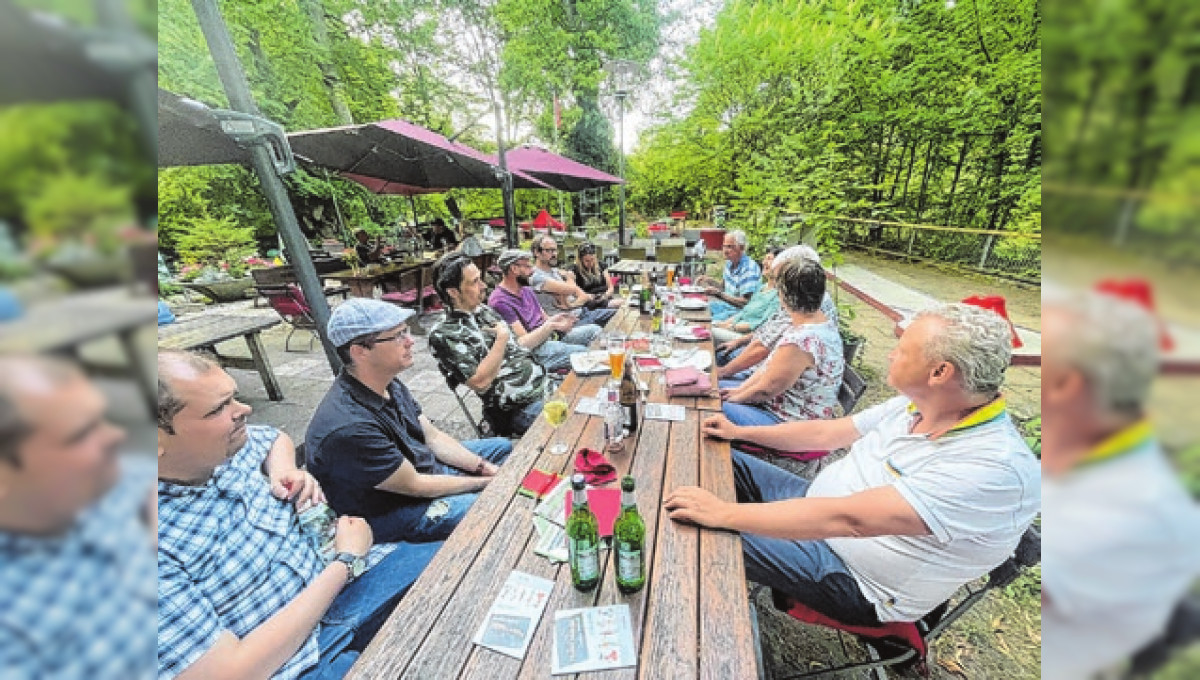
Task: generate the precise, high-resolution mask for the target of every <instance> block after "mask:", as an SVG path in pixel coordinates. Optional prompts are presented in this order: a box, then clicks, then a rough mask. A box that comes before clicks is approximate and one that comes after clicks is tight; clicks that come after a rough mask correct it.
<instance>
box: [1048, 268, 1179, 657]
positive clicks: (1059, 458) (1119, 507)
mask: <svg viewBox="0 0 1200 680" xmlns="http://www.w3.org/2000/svg"><path fill="white" fill-rule="evenodd" d="M1042 331H1043V335H1042V338H1043V343H1042V347H1043V359H1042V415H1043V424H1042V451H1043V456H1042V463H1043V466H1044V467H1045V470H1046V481H1045V483H1044V484H1043V488H1044V490H1045V493H1046V506H1045V531H1044V537H1045V539H1046V540H1045V542H1044V550H1043V552H1042V559H1043V561H1042V583H1043V590H1042V641H1043V648H1042V673H1043V677H1046V678H1053V679H1054V680H1082V679H1084V678H1091V677H1093V676H1094V675H1095V674H1096V673H1098V672H1100V671H1102V670H1105V669H1109V668H1111V667H1113V666H1115V665H1117V664H1119V663H1120V662H1121V661H1122V660H1123V659H1126V658H1128V657H1129V656H1131V655H1132V654H1133V653H1134V652H1136V651H1138V650H1139V649H1141V648H1142V647H1144V646H1145V645H1146V644H1147V643H1149V642H1150V641H1151V640H1153V639H1154V638H1155V637H1156V636H1158V635H1159V634H1161V633H1162V632H1163V631H1164V629H1165V628H1166V626H1167V622H1168V620H1169V619H1170V617H1171V613H1172V611H1173V610H1174V609H1175V606H1176V604H1177V603H1178V602H1179V600H1180V599H1181V598H1182V597H1183V596H1184V594H1185V593H1187V591H1188V589H1189V587H1191V586H1192V584H1194V583H1195V582H1196V579H1197V577H1198V576H1200V574H1198V572H1200V509H1197V506H1196V502H1195V501H1194V500H1193V499H1192V497H1191V496H1190V495H1189V494H1188V492H1187V490H1186V489H1184V488H1183V485H1182V484H1180V482H1179V479H1178V478H1177V476H1176V474H1175V472H1174V471H1173V470H1172V469H1171V464H1170V462H1169V461H1167V459H1166V457H1165V456H1164V455H1163V451H1162V447H1161V446H1160V445H1159V442H1158V438H1157V436H1155V433H1154V427H1153V426H1152V424H1151V423H1150V421H1149V420H1148V419H1147V417H1146V412H1145V408H1144V405H1145V402H1146V399H1147V398H1148V396H1149V394H1150V387H1151V384H1152V383H1153V381H1154V377H1155V375H1156V374H1157V373H1158V324H1157V322H1156V321H1155V319H1154V318H1153V317H1152V316H1151V315H1150V314H1148V313H1147V312H1146V311H1144V310H1143V309H1141V308H1140V307H1137V306H1136V305H1134V304H1131V303H1129V302H1125V301H1123V300H1119V299H1116V298H1113V297H1111V296H1108V295H1100V294H1098V293H1068V292H1061V293H1057V292H1048V293H1047V294H1046V296H1045V297H1044V298H1043V302H1042Z"/></svg>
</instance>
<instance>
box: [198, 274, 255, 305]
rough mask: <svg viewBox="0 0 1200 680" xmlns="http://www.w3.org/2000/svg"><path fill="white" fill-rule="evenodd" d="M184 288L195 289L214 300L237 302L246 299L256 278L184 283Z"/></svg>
mask: <svg viewBox="0 0 1200 680" xmlns="http://www.w3.org/2000/svg"><path fill="white" fill-rule="evenodd" d="M182 285H183V287H184V288H187V289H188V290H194V291H196V292H197V293H200V294H201V295H203V296H204V297H207V298H210V299H212V300H213V301H214V302H237V301H238V300H245V299H246V298H247V297H249V296H250V291H252V290H254V279H252V278H250V277H249V276H246V277H243V278H240V279H233V280H231V281H211V282H209V283H194V282H190V283H184V284H182Z"/></svg>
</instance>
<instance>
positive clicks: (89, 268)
mask: <svg viewBox="0 0 1200 680" xmlns="http://www.w3.org/2000/svg"><path fill="white" fill-rule="evenodd" d="M42 267H43V268H44V269H45V270H46V271H49V272H52V273H54V274H56V275H58V276H60V277H62V278H64V279H66V280H67V281H68V282H69V283H70V284H71V285H72V286H74V287H76V288H101V287H104V286H115V285H118V284H121V283H125V282H126V281H129V280H130V278H131V274H132V272H131V271H130V269H131V262H130V259H129V256H128V255H127V254H126V253H116V254H113V255H93V256H89V257H79V258H73V259H70V260H58V261H53V262H45V263H43V265H42Z"/></svg>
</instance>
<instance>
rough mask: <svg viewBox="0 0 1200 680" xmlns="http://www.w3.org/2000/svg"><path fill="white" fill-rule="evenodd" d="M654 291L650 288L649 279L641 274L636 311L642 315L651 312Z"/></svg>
mask: <svg viewBox="0 0 1200 680" xmlns="http://www.w3.org/2000/svg"><path fill="white" fill-rule="evenodd" d="M653 295H654V291H653V290H652V289H651V288H650V277H649V276H647V275H646V274H645V273H643V274H642V290H641V293H639V294H638V303H639V304H638V311H639V312H641V313H642V314H649V313H650V312H651V309H652V308H651V302H650V301H651V300H652V299H653Z"/></svg>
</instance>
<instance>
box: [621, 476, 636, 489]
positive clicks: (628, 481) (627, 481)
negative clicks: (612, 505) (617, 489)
mask: <svg viewBox="0 0 1200 680" xmlns="http://www.w3.org/2000/svg"><path fill="white" fill-rule="evenodd" d="M621 491H633V475H625V476H624V477H622V478H621Z"/></svg>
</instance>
